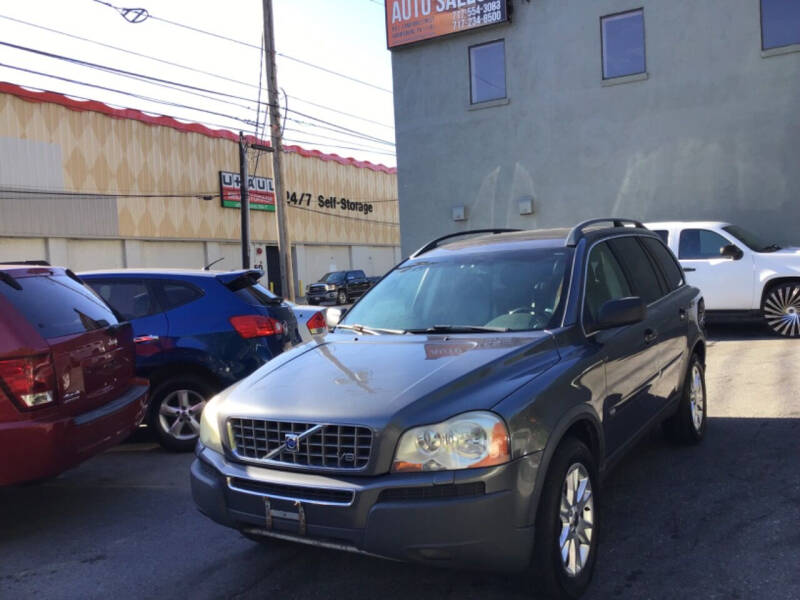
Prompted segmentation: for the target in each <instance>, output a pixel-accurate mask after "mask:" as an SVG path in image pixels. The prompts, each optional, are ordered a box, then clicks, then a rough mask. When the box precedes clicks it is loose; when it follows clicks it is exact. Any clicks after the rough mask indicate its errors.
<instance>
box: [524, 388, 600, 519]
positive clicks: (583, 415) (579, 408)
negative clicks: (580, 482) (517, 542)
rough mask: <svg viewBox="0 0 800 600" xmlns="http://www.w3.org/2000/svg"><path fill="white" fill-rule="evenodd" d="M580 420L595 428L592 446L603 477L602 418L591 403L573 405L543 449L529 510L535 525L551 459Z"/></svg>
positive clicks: (529, 515)
mask: <svg viewBox="0 0 800 600" xmlns="http://www.w3.org/2000/svg"><path fill="white" fill-rule="evenodd" d="M580 421H585V422H587V423H589V425H590V426H591V427H592V428H593V432H594V436H595V440H596V444H595V447H594V448H590V450H592V451H593V453H594V454H595V455H596V458H597V468H598V472H599V473H600V477H601V479H602V475H603V471H604V467H605V464H604V463H605V437H604V435H603V425H602V423H601V422H600V418H599V417H598V416H597V413H596V412H595V410H594V408H593V407H592V406H591V405H590V404H586V403H582V404H578V405H576V406H573V407H572V408H571V409H570V410H569V411H567V413H566V414H565V415H564V416H563V417H562V418H561V420H560V421H559V422H558V424H557V425H556V426H555V428H554V429H553V431H552V433H551V434H550V436H549V437H548V439H547V444H546V445H545V447H544V450H543V451H542V458H541V461H540V463H539V469H538V471H537V473H536V484H535V485H534V488H533V490H534V491H533V496H532V498H531V505H530V507H529V509H528V510H529V512H528V522H529V523H532V524H534V525H535V523H536V514H537V512H538V510H539V500H540V499H541V497H542V490H543V488H544V480H545V478H546V477H547V471H548V470H549V469H550V461H551V460H552V458H553V455H554V454H555V452H556V448H558V446H559V444H560V443H561V441H562V440H563V439H564V436H565V435H566V433H567V431H569V429H570V428H571V427H572V426H573V425H575V424H576V423H578V422H580Z"/></svg>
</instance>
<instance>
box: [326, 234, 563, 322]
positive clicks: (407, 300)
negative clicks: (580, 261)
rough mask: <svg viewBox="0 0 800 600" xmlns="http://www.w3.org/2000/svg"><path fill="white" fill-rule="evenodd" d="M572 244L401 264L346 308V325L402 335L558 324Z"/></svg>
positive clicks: (420, 260) (344, 320) (419, 260)
mask: <svg viewBox="0 0 800 600" xmlns="http://www.w3.org/2000/svg"><path fill="white" fill-rule="evenodd" d="M571 260H572V250H571V249H569V248H558V249H553V248H548V249H544V248H543V249H536V250H526V251H515V252H507V253H494V252H492V253H485V254H480V255H457V256H449V257H445V258H438V259H433V260H425V259H418V260H413V261H409V262H407V263H405V264H403V265H402V266H400V267H398V268H397V269H395V270H394V271H392V272H391V273H389V274H388V275H387V276H386V277H384V278H383V279H382V280H381V281H380V283H378V284H377V285H376V286H375V287H374V288H373V289H372V290H371V291H370V292H369V293H368V294H367V295H366V296H364V297H363V298H362V300H361V301H360V302H358V304H356V305H355V306H354V307H353V309H352V310H351V311H350V312H348V313H347V315H346V316H345V318H344V319H343V321H342V325H345V326H350V327H352V326H355V325H359V326H363V327H364V328H370V329H373V330H381V329H384V330H386V329H389V330H395V331H397V332H403V331H425V330H431V331H433V330H436V329H439V330H442V328H447V327H451V328H454V330H455V329H460V328H464V329H468V328H470V327H473V328H475V327H477V328H481V327H486V328H491V329H496V330H500V331H504V330H509V331H528V330H535V329H545V328H548V327H552V326H554V323H555V322H556V321H557V320H558V318H559V313H560V309H561V304H562V302H563V301H564V300H565V298H564V296H565V295H566V290H565V274H566V273H568V271H569V269H568V267H569V265H570V263H571Z"/></svg>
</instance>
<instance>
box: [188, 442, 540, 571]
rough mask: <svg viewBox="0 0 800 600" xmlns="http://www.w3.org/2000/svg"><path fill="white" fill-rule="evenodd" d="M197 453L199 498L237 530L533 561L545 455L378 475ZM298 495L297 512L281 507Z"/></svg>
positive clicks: (487, 562)
mask: <svg viewBox="0 0 800 600" xmlns="http://www.w3.org/2000/svg"><path fill="white" fill-rule="evenodd" d="M197 454H198V457H197V459H196V460H195V461H194V463H193V464H192V468H191V484H192V496H193V497H194V500H195V503H196V504H197V506H198V508H199V509H200V511H201V512H203V513H204V514H205V515H207V516H208V517H210V518H211V519H213V520H214V521H217V522H218V523H221V524H222V525H226V526H228V527H232V528H234V529H239V530H244V531H247V532H248V533H250V534H260V535H265V536H272V537H280V538H283V539H290V540H293V541H297V542H301V543H308V544H314V545H320V546H327V547H333V548H338V549H342V550H349V551H353V552H361V553H366V554H372V555H377V556H381V557H384V558H390V559H396V560H405V561H415V562H424V563H430V564H437V565H443V566H459V567H474V568H482V569H491V570H521V569H524V568H526V566H527V565H528V563H529V561H530V553H531V549H532V544H533V526H532V524H531V523H530V522H529V521H530V497H531V492H532V488H533V485H532V482H533V481H534V480H535V474H536V468H537V467H538V461H539V458H540V455H539V454H535V455H531V456H529V457H525V458H523V459H519V460H516V461H513V462H511V463H508V464H506V465H500V466H497V467H489V468H484V469H469V470H464V471H448V472H432V473H409V474H391V475H381V476H375V477H363V476H362V477H352V476H350V477H342V476H338V475H336V476H324V475H318V474H310V473H297V472H291V471H282V470H275V469H266V468H263V467H256V466H248V465H242V464H238V463H232V462H228V461H226V460H225V458H224V457H223V456H221V455H220V454H218V453H216V452H213V451H211V450H210V449H208V448H202V447H198V453H197ZM292 501H295V502H294V506H295V508H294V509H292V513H291V514H289V515H287V514H285V513H284V512H282V511H281V510H275V505H276V503H278V505H279V507H283V506H286V505H287V504H293V502H292ZM268 511H269V516H268ZM295 511H296V512H295ZM298 514H299V515H300V516H296V515H298ZM285 517H288V518H285Z"/></svg>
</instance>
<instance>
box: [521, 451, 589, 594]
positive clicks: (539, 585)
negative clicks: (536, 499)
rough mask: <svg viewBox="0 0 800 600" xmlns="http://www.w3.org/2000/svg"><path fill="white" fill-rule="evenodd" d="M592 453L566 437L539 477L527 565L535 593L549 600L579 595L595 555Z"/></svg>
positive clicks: (583, 590)
mask: <svg viewBox="0 0 800 600" xmlns="http://www.w3.org/2000/svg"><path fill="white" fill-rule="evenodd" d="M598 489H599V479H598V476H597V464H596V461H595V457H594V456H593V455H592V453H591V451H590V450H589V448H587V447H586V445H585V444H583V443H582V442H580V441H579V440H576V439H574V438H567V439H565V440H564V441H562V442H561V444H560V445H559V447H558V448H557V449H556V452H555V454H554V455H553V459H552V461H551V463H550V468H549V469H548V471H547V476H546V477H545V482H544V488H543V489H542V498H541V501H540V504H539V511H538V513H537V517H536V529H535V531H536V534H535V535H536V539H535V541H534V549H533V563H532V569H533V573H534V576H535V584H536V591H537V592H539V593H544V594H546V595H548V596H549V597H551V598H570V599H575V598H579V597H580V596H581V595H583V593H584V592H585V591H586V589H587V588H588V587H589V584H590V583H591V580H592V573H593V571H594V564H595V560H596V558H597V543H598V539H597V534H598V529H597V528H598V524H599V510H600V504H599V502H598V498H597V492H598Z"/></svg>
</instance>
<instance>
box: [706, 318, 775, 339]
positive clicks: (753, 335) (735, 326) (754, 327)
mask: <svg viewBox="0 0 800 600" xmlns="http://www.w3.org/2000/svg"><path fill="white" fill-rule="evenodd" d="M706 338H707V339H708V341H709V342H724V341H742V340H785V339H788V338H785V337H781V336H779V335H778V334H776V333H773V332H772V331H771V330H770V329H769V328H768V327H767V326H766V325H764V324H763V323H757V322H756V323H749V322H745V323H725V324H723V323H709V324H708V325H706Z"/></svg>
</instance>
